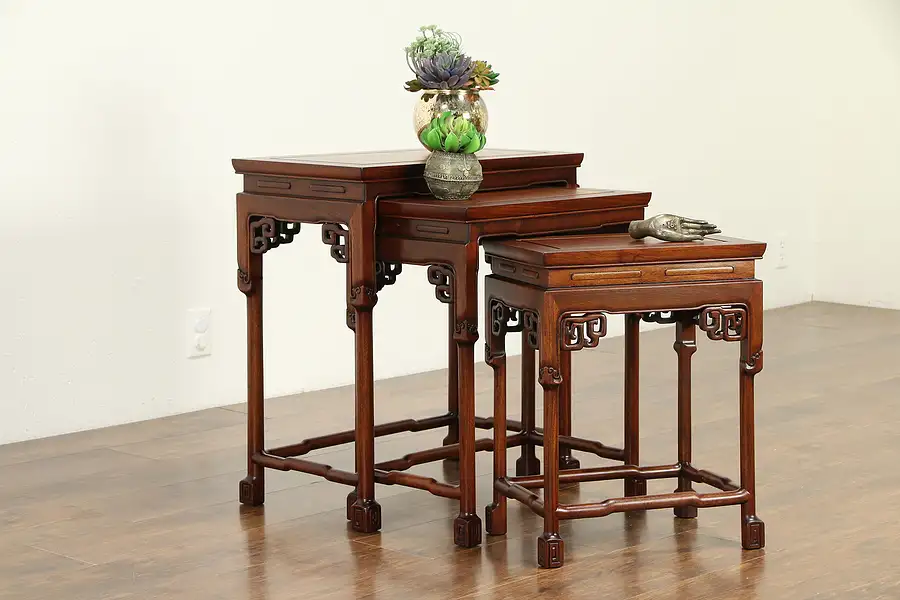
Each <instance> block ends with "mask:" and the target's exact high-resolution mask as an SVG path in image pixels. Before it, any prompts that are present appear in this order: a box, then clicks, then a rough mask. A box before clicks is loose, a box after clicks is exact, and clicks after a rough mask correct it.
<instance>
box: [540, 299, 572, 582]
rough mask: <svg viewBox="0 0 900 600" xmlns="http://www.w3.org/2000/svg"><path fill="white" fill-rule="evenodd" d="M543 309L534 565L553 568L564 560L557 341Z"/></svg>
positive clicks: (552, 323)
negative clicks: (539, 524)
mask: <svg viewBox="0 0 900 600" xmlns="http://www.w3.org/2000/svg"><path fill="white" fill-rule="evenodd" d="M553 313H554V311H548V310H544V311H542V312H541V315H540V319H541V320H540V324H541V333H542V335H541V369H540V372H539V379H540V382H541V387H542V388H543V390H544V532H543V533H542V534H541V536H540V537H538V540H537V542H538V543H537V560H538V566H539V567H542V568H544V569H554V568H557V567H561V566H563V563H564V562H565V543H564V542H563V539H562V537H561V536H560V535H559V516H558V515H557V514H556V509H557V508H558V507H559V389H560V384H561V383H562V381H563V379H562V374H561V373H560V370H559V368H558V367H559V349H558V347H557V346H558V345H559V341H558V339H557V336H556V330H557V327H556V321H557V317H558V315H556V314H553Z"/></svg>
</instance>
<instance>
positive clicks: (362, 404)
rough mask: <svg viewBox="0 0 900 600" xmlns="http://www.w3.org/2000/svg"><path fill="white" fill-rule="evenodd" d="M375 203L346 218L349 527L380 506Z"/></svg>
mask: <svg viewBox="0 0 900 600" xmlns="http://www.w3.org/2000/svg"><path fill="white" fill-rule="evenodd" d="M374 211H375V203H374V202H366V203H364V204H361V205H360V207H359V210H358V211H356V212H355V213H354V215H353V216H352V217H351V219H350V224H349V225H350V236H349V240H348V243H349V252H350V265H349V272H348V277H350V281H351V285H350V292H349V297H348V301H349V304H350V308H351V309H352V310H354V311H355V314H356V319H355V342H356V386H355V394H356V423H355V435H356V442H355V446H356V473H357V477H358V481H357V486H356V499H355V501H354V502H353V504H352V506H351V507H350V508H351V516H352V519H351V525H352V527H353V529H354V530H355V531H360V532H363V533H372V532H375V531H378V530H379V529H381V506H380V505H379V504H378V503H377V502H376V501H375V431H374V430H375V397H374V391H375V387H374V379H375V373H374V365H373V357H372V309H373V308H374V307H375V304H376V302H377V301H378V296H377V293H376V291H375V290H376V283H375V228H374V223H375V214H374Z"/></svg>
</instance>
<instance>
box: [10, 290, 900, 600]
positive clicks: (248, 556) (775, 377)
mask: <svg viewBox="0 0 900 600" xmlns="http://www.w3.org/2000/svg"><path fill="white" fill-rule="evenodd" d="M765 319H766V322H765V323H766V332H765V335H766V339H765V345H764V347H765V351H766V367H765V370H764V371H763V372H762V374H761V375H760V376H759V377H758V384H757V469H758V491H759V500H758V506H759V513H760V515H761V517H762V518H763V519H764V520H765V521H766V527H767V548H766V550H765V551H761V552H744V551H742V550H741V549H740V528H739V514H740V511H739V510H738V508H737V507H724V508H716V509H708V510H701V511H700V515H699V517H698V518H697V519H696V520H677V519H674V518H673V517H672V515H671V511H651V512H648V513H636V514H630V515H621V514H614V515H610V516H608V517H604V518H602V519H587V520H581V521H566V522H564V523H563V525H562V535H563V537H564V539H565V540H566V544H567V564H566V566H565V567H564V568H562V569H559V570H555V571H549V572H548V571H539V570H538V569H537V568H536V549H535V544H536V537H537V535H538V534H539V533H540V531H541V529H542V523H541V520H540V519H539V518H538V517H537V516H535V515H534V514H532V513H531V512H530V511H528V510H526V509H524V508H523V507H521V506H519V505H517V504H516V503H515V502H514V501H510V510H509V532H508V534H507V535H505V536H498V537H492V536H486V537H485V539H484V543H483V544H482V546H481V547H479V548H474V549H468V550H463V549H459V548H457V547H455V546H454V545H453V544H452V541H451V536H450V534H451V527H452V520H453V517H454V516H455V515H456V512H457V505H456V503H454V502H452V501H449V500H446V499H442V498H437V497H434V496H431V495H429V494H427V493H425V492H421V491H418V490H409V489H407V488H403V487H398V486H379V487H378V490H377V496H378V498H379V502H380V503H381V504H382V513H383V519H384V527H383V529H382V531H381V532H380V533H377V534H368V535H363V534H358V533H355V532H353V531H352V530H350V529H349V527H348V525H347V522H346V518H345V515H344V501H345V500H344V499H345V497H346V494H347V492H348V491H349V488H348V487H346V486H340V485H336V484H332V483H329V482H325V481H322V480H319V479H318V478H315V477H312V476H308V475H303V474H299V473H285V472H277V471H269V472H268V473H267V479H268V494H267V497H266V504H265V505H264V506H263V507H257V508H246V507H244V508H242V507H240V506H239V505H238V503H237V501H236V496H237V482H238V480H239V479H240V478H241V477H242V473H243V468H244V464H245V460H246V459H245V446H244V444H245V441H244V418H245V415H244V414H243V407H242V406H234V407H226V408H223V409H212V410H207V411H199V412H198V413H193V414H188V415H178V416H174V417H167V418H165V419H159V420H156V421H147V422H143V423H135V424H130V425H122V426H117V427H113V428H107V429H102V430H97V431H93V432H82V433H77V434H73V435H71V436H59V437H57V438H50V439H47V440H34V441H32V442H24V443H20V444H13V445H10V446H6V447H0V482H2V483H0V529H2V536H0V582H2V584H0V600H6V599H10V600H12V599H15V600H38V599H40V600H44V599H46V598H57V597H59V598H66V600H82V599H83V600H101V599H138V598H140V599H142V600H143V599H145V598H160V599H176V598H178V599H181V598H191V599H192V600H195V599H196V600H204V599H207V598H209V599H216V600H228V599H232V598H233V599H240V600H246V599H255V600H275V599H278V600H282V599H304V600H305V599H312V598H315V599H317V600H318V599H338V600H339V599H344V598H379V599H381V600H384V599H388V598H398V599H399V598H410V597H415V598H421V599H431V598H434V599H441V600H443V599H447V598H491V599H500V598H511V599H515V600H524V599H527V598H532V597H537V596H541V597H542V598H543V597H549V598H591V599H592V600H593V599H595V598H597V597H615V598H640V599H642V600H656V599H661V598H684V599H691V600H706V599H713V598H716V599H718V598H734V599H741V600H749V599H754V600H759V599H765V600H773V599H774V600H778V599H780V598H785V599H790V600H805V599H807V598H810V599H812V598H817V599H819V598H827V599H834V600H838V599H840V600H844V599H851V600H853V599H856V598H859V599H860V600H863V599H865V600H872V599H878V598H885V599H891V600H893V599H895V598H900V542H898V541H897V540H900V520H898V519H896V515H897V514H900V479H898V478H896V477H894V476H893V472H894V471H895V470H896V462H897V458H896V457H897V456H898V453H900V419H898V418H897V415H898V413H897V407H898V402H897V401H898V398H900V311H887V310H880V309H870V308H862V307H853V306H842V305H831V304H821V303H812V304H806V305H800V306H794V307H788V308H785V309H778V310H774V311H768V312H766V314H765ZM698 346H699V350H698V352H697V354H696V355H695V356H694V366H695V371H694V372H695V385H694V417H695V421H694V445H695V448H694V463H695V464H696V465H697V466H699V467H701V468H708V469H711V470H716V471H721V472H723V473H725V474H730V475H732V476H733V477H735V478H737V475H738V471H737V466H738V465H737V458H738V454H737V439H736V435H737V381H736V380H737V356H738V355H737V350H738V349H737V344H722V343H713V342H710V341H708V340H706V339H705V338H701V339H700V340H699V344H698ZM641 359H642V366H643V371H642V373H641V391H642V399H641V400H642V407H641V453H642V462H644V463H648V462H660V463H664V462H673V461H674V458H675V450H676V435H675V434H676V429H675V388H674V384H675V381H676V371H675V354H674V352H673V350H672V330H671V327H664V328H657V329H653V330H648V331H646V332H645V333H644V334H643V336H642V343H641ZM622 362H623V361H622V341H621V339H620V338H614V339H609V340H604V341H603V342H601V344H600V346H599V348H597V349H596V350H592V351H584V352H579V353H576V354H575V355H574V356H573V370H574V371H573V372H574V377H573V406H574V415H575V418H574V431H575V433H576V434H578V435H583V436H585V437H595V436H596V437H598V438H600V439H602V440H603V441H605V442H607V443H610V444H614V445H618V444H621V440H622V431H623V428H622V405H623V398H622V372H623V364H622ZM520 365H521V362H520V358H519V357H515V356H511V357H510V358H509V361H508V371H509V386H508V387H509V390H510V397H509V405H510V414H511V415H513V416H517V415H518V389H519V375H518V373H519V369H520ZM490 375H491V371H490V369H489V368H488V367H486V366H485V365H483V364H480V365H478V367H477V369H476V378H477V379H476V388H477V389H476V403H477V406H478V413H479V414H481V415H489V414H490V413H491V390H492V384H491V379H490ZM446 380H447V374H446V372H445V371H435V372H432V373H423V374H419V375H414V376H410V377H404V378H396V379H392V380H386V381H380V382H378V383H377V385H376V388H377V389H376V399H377V400H376V404H377V406H376V417H377V419H378V420H379V421H388V420H393V419H399V418H409V417H423V416H429V415H434V414H440V413H441V412H443V410H445V388H446ZM538 392H539V393H540V388H538ZM540 404H541V403H540V402H538V405H539V409H538V419H539V420H540V418H541V415H542V410H540ZM267 408H268V413H267V417H268V418H267V424H266V430H267V436H268V440H269V442H270V445H277V444H278V443H292V442H296V441H299V440H300V439H301V438H303V437H309V436H313V435H319V434H321V433H325V432H327V431H329V430H335V429H343V428H350V427H352V421H353V390H352V387H344V388H336V389H332V390H322V391H320V392H311V393H307V394H301V395H297V396H293V397H286V398H279V399H273V400H270V401H267ZM443 436H444V432H443V431H440V430H435V431H428V432H419V433H406V434H402V435H397V436H391V437H386V438H380V439H378V441H377V444H376V455H377V459H378V460H384V459H387V458H394V457H397V456H401V455H403V454H405V453H408V452H411V451H415V450H419V449H422V448H423V447H426V446H432V445H439V444H440V442H441V439H442V438H443ZM479 437H489V432H479ZM313 454H314V455H316V456H317V457H319V458H318V459H317V460H322V461H324V462H328V463H330V464H332V465H334V466H336V467H340V468H345V469H352V468H353V465H354V453H353V447H352V445H349V444H348V445H344V446H340V447H335V448H329V449H323V450H319V451H316V452H315V453H313ZM540 454H541V453H540V449H539V450H538V455H539V456H540ZM517 455H518V450H517V449H511V450H510V452H509V458H510V464H512V462H513V461H514V460H515V458H516V457H517ZM580 458H581V460H582V464H583V465H596V464H603V463H604V461H602V460H601V459H597V458H596V457H592V456H585V455H581V456H580ZM491 469H492V465H491V458H490V455H489V454H488V453H480V454H479V455H478V459H477V461H476V474H477V476H478V477H477V484H478V504H479V506H480V507H483V506H484V505H485V504H487V503H488V502H489V501H490V495H491V475H490V473H491ZM414 472H416V473H419V474H423V475H427V476H430V477H435V478H438V479H443V480H447V481H449V482H453V481H456V479H457V478H458V468H457V465H456V464H455V463H453V462H446V463H444V462H439V463H432V464H429V465H421V466H419V467H416V468H415V469H414ZM673 486H674V482H673V481H671V480H667V481H653V482H650V490H651V491H653V492H655V491H661V492H662V491H671V489H672V488H673ZM620 493H621V483H620V482H604V483H602V484H581V485H577V486H571V487H567V488H566V489H564V490H563V491H562V493H561V497H562V498H563V501H564V502H585V501H594V500H601V499H603V498H605V497H608V496H617V495H619V494H620Z"/></svg>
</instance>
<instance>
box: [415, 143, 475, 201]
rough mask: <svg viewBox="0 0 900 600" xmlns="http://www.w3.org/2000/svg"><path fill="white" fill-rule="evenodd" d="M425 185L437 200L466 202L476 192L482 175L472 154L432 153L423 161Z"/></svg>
mask: <svg viewBox="0 0 900 600" xmlns="http://www.w3.org/2000/svg"><path fill="white" fill-rule="evenodd" d="M424 175H425V183H427V184H428V189H429V190H431V193H432V194H434V197H435V198H438V199H439V200H467V199H468V198H469V197H470V196H471V195H472V194H474V193H475V192H476V191H477V190H478V186H480V185H481V180H482V179H483V174H482V170H481V163H479V162H478V159H477V158H475V155H474V154H461V153H456V152H432V153H431V154H429V155H428V159H427V160H426V161H425V173H424Z"/></svg>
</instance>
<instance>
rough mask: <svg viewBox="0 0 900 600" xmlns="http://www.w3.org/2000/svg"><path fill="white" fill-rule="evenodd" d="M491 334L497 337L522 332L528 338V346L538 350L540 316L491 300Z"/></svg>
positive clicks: (500, 301)
mask: <svg viewBox="0 0 900 600" xmlns="http://www.w3.org/2000/svg"><path fill="white" fill-rule="evenodd" d="M490 308H491V333H492V334H493V335H495V336H505V335H506V334H507V333H515V332H518V331H521V332H522V335H524V336H526V339H527V340H528V345H529V346H531V347H532V348H534V349H535V350H537V349H538V346H539V344H540V329H539V320H538V314H537V313H536V312H534V311H532V310H527V309H524V308H517V307H515V306H510V305H508V304H506V303H505V302H503V301H502V300H498V299H496V298H494V299H492V300H491V303H490Z"/></svg>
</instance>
